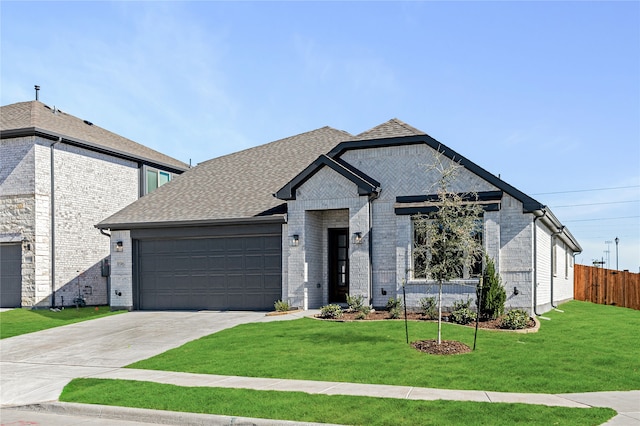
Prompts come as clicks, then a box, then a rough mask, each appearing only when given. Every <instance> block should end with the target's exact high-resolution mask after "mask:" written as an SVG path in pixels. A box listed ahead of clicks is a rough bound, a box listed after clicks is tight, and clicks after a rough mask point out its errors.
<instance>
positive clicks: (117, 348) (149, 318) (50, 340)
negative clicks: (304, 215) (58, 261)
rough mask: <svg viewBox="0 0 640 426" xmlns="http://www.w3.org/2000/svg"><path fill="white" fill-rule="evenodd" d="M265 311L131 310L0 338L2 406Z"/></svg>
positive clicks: (50, 394) (258, 317)
mask: <svg viewBox="0 0 640 426" xmlns="http://www.w3.org/2000/svg"><path fill="white" fill-rule="evenodd" d="M300 316H302V313H301V314H294V315H285V316H269V317H267V316H265V313H264V312H208V311H207V312H129V313H125V314H120V315H113V316H109V317H104V318H99V319H96V320H92V321H85V322H81V323H77V324H72V325H67V326H64V327H58V328H53V329H49V330H44V331H39V332H37V333H31V334H25V335H22V336H16V337H11V338H8V339H2V340H0V406H8V405H22V404H33V403H37V402H44V401H53V400H57V399H58V397H59V396H60V393H61V392H62V389H63V388H64V386H65V385H66V384H67V383H69V381H71V379H73V378H76V377H91V376H94V375H96V374H101V373H106V372H109V371H111V370H113V369H116V368H119V367H124V366H125V365H128V364H131V363H133V362H135V361H139V360H142V359H146V358H149V357H151V356H154V355H157V354H160V353H162V352H165V351H167V350H169V349H171V348H175V347H178V346H180V345H182V344H184V343H186V342H189V341H191V340H195V339H198V338H200V337H202V336H206V335H209V334H211V333H215V332H217V331H220V330H223V329H225V328H230V327H233V326H236V325H238V324H244V323H249V322H267V321H278V320H287V319H294V318H299V317H300Z"/></svg>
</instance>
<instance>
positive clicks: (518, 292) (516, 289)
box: [513, 287, 520, 296]
mask: <svg viewBox="0 0 640 426" xmlns="http://www.w3.org/2000/svg"><path fill="white" fill-rule="evenodd" d="M519 294H520V290H518V287H514V288H513V295H514V296H517V295H519Z"/></svg>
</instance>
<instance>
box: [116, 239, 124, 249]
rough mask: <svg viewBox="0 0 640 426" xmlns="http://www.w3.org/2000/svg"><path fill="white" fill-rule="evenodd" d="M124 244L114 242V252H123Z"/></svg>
mask: <svg viewBox="0 0 640 426" xmlns="http://www.w3.org/2000/svg"><path fill="white" fill-rule="evenodd" d="M123 250H124V243H123V242H122V241H116V251H123Z"/></svg>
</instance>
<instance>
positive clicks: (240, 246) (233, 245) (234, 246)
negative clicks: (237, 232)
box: [226, 238, 245, 251]
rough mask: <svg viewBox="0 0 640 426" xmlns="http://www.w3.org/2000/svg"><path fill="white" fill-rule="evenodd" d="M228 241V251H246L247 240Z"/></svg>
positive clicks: (230, 239)
mask: <svg viewBox="0 0 640 426" xmlns="http://www.w3.org/2000/svg"><path fill="white" fill-rule="evenodd" d="M226 241H227V251H244V245H245V238H229V239H227V240H226Z"/></svg>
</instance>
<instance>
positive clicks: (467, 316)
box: [449, 300, 476, 325]
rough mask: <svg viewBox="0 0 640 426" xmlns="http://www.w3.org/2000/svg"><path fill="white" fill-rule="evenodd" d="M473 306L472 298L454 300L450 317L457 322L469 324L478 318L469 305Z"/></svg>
mask: <svg viewBox="0 0 640 426" xmlns="http://www.w3.org/2000/svg"><path fill="white" fill-rule="evenodd" d="M470 306H471V300H467V301H466V302H464V301H462V300H461V301H459V302H453V309H452V310H451V314H450V315H449V318H450V319H451V321H453V322H455V323H456V324H463V325H464V324H469V323H470V322H473V321H475V320H476V313H475V312H473V311H472V310H471V309H470V308H469V307H470Z"/></svg>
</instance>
